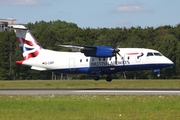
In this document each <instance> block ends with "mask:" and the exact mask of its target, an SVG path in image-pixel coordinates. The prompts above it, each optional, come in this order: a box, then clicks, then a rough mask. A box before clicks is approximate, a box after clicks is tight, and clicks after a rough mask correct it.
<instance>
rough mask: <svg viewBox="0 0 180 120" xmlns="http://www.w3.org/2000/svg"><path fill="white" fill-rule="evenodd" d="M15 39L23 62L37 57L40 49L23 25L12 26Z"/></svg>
mask: <svg viewBox="0 0 180 120" xmlns="http://www.w3.org/2000/svg"><path fill="white" fill-rule="evenodd" d="M12 27H13V29H14V32H15V34H16V39H17V41H18V43H19V46H20V48H21V51H22V55H23V58H24V60H27V59H29V58H33V57H36V56H38V54H39V53H40V51H41V50H42V47H41V46H40V45H39V44H38V42H37V41H36V40H35V38H34V37H33V35H31V33H30V31H29V30H28V29H27V28H26V27H25V26H23V25H13V26H12Z"/></svg>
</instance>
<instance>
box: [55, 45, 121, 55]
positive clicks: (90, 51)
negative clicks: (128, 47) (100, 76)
mask: <svg viewBox="0 0 180 120" xmlns="http://www.w3.org/2000/svg"><path fill="white" fill-rule="evenodd" d="M58 46H62V47H68V48H78V49H79V51H80V52H81V53H84V55H85V56H88V57H103V58H105V57H113V56H116V54H119V53H118V52H119V51H120V50H119V49H117V48H113V47H109V46H83V45H71V44H62V45H58Z"/></svg>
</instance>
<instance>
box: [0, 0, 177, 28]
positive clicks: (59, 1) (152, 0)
mask: <svg viewBox="0 0 180 120" xmlns="http://www.w3.org/2000/svg"><path fill="white" fill-rule="evenodd" d="M0 10H1V12H0V18H1V19H6V18H13V19H16V20H17V23H28V22H35V21H41V20H44V21H46V22H49V21H55V20H62V21H66V22H73V23H75V24H77V25H78V26H79V27H81V28H87V27H90V28H104V27H107V28H116V27H128V28H129V27H132V26H134V27H137V26H140V27H143V28H144V27H158V26H161V25H171V26H176V25H177V24H179V23H180V14H179V13H180V0H0Z"/></svg>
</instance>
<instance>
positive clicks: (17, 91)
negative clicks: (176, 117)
mask: <svg viewBox="0 0 180 120" xmlns="http://www.w3.org/2000/svg"><path fill="white" fill-rule="evenodd" d="M50 94H53V95H81V94H92V95H93V94H94V95H180V89H0V95H50Z"/></svg>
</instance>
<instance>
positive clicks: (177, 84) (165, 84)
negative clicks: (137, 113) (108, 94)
mask: <svg viewBox="0 0 180 120" xmlns="http://www.w3.org/2000/svg"><path fill="white" fill-rule="evenodd" d="M3 88H58V89H60V88H119V89H124V88H132V89H134V88H136V89H137V88H138V89H141V88H144V89H166V88H170V89H179V88H180V80H173V79H168V80H113V81H112V82H106V81H105V80H99V81H94V80H21V81H0V89H3Z"/></svg>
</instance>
